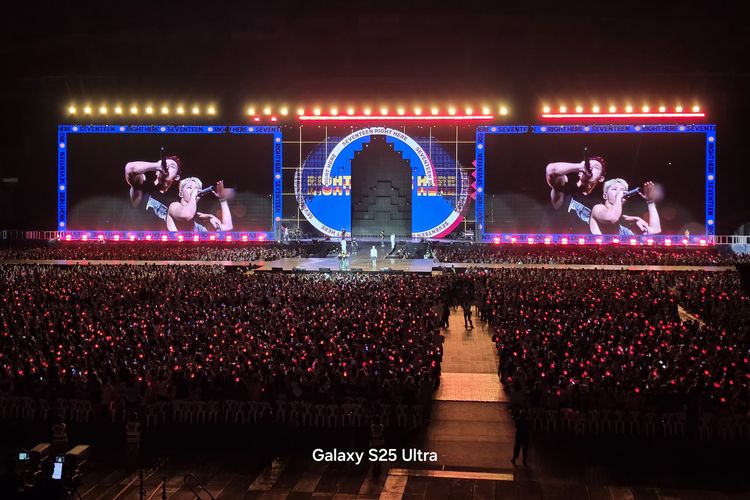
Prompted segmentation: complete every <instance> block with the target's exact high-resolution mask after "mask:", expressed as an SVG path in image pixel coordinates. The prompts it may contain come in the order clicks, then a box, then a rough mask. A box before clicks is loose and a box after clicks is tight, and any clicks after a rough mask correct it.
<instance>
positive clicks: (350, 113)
mask: <svg viewBox="0 0 750 500" xmlns="http://www.w3.org/2000/svg"><path fill="white" fill-rule="evenodd" d="M346 114H347V115H349V116H353V115H354V108H353V107H351V106H349V107H348V108H346Z"/></svg>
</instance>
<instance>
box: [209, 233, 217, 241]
mask: <svg viewBox="0 0 750 500" xmlns="http://www.w3.org/2000/svg"><path fill="white" fill-rule="evenodd" d="M208 239H209V241H216V235H215V234H212V235H209V237H208Z"/></svg>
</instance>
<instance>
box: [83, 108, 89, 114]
mask: <svg viewBox="0 0 750 500" xmlns="http://www.w3.org/2000/svg"><path fill="white" fill-rule="evenodd" d="M83 112H84V113H85V114H87V115H90V114H91V106H85V107H84V108H83Z"/></svg>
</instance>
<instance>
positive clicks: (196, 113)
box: [190, 106, 201, 115]
mask: <svg viewBox="0 0 750 500" xmlns="http://www.w3.org/2000/svg"><path fill="white" fill-rule="evenodd" d="M190 111H191V113H193V114H194V115H199V114H201V108H199V107H198V106H193V109H191V110H190Z"/></svg>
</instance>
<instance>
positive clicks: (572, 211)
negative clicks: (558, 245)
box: [546, 148, 607, 234]
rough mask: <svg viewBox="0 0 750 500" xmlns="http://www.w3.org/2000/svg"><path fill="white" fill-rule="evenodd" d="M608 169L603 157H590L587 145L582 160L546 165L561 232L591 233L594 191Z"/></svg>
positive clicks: (548, 182)
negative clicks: (590, 224) (590, 222)
mask: <svg viewBox="0 0 750 500" xmlns="http://www.w3.org/2000/svg"><path fill="white" fill-rule="evenodd" d="M606 169H607V163H606V162H605V161H604V158H602V157H601V156H592V157H589V154H588V148H584V160H583V161H581V162H578V163H568V162H553V163H550V164H548V165H547V168H546V177H547V184H548V185H549V187H550V202H551V206H552V209H553V210H554V212H555V213H556V216H555V218H556V219H557V220H558V221H559V222H558V223H557V224H555V225H556V227H555V229H556V230H557V231H558V232H560V233H567V234H580V233H586V232H588V226H589V219H590V218H591V206H592V205H593V204H594V198H595V196H594V191H595V190H596V188H597V186H599V184H600V183H601V182H603V181H604V176H605V173H606Z"/></svg>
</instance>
